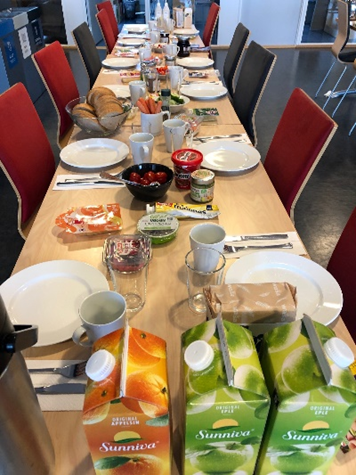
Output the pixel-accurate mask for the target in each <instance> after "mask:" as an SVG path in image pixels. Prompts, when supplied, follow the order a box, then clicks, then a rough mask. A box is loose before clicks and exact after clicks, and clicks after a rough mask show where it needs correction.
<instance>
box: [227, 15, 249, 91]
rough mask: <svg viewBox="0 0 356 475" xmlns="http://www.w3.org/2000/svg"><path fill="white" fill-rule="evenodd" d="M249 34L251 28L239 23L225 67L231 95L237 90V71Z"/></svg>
mask: <svg viewBox="0 0 356 475" xmlns="http://www.w3.org/2000/svg"><path fill="white" fill-rule="evenodd" d="M249 36H250V30H248V29H247V28H246V27H245V26H244V25H243V24H242V23H239V24H238V25H237V27H236V29H235V33H234V36H233V37H232V40H231V43H230V47H229V49H228V52H227V55H226V58H225V62H224V68H223V77H224V82H225V86H226V87H227V90H228V91H229V94H230V97H232V96H233V94H234V91H235V75H236V71H237V68H238V67H239V64H240V61H241V58H242V53H243V50H244V48H245V46H246V43H247V40H248V37H249Z"/></svg>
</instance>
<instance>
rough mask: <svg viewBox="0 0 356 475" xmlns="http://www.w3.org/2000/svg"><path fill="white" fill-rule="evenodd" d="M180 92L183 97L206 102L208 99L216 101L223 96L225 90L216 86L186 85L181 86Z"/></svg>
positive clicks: (225, 92)
mask: <svg viewBox="0 0 356 475" xmlns="http://www.w3.org/2000/svg"><path fill="white" fill-rule="evenodd" d="M180 92H181V93H182V94H183V95H184V96H188V97H191V98H193V99H200V100H205V101H207V100H209V99H218V98H219V97H223V96H225V95H226V94H227V89H226V87H224V86H220V85H218V84H188V85H186V86H182V87H181V88H180Z"/></svg>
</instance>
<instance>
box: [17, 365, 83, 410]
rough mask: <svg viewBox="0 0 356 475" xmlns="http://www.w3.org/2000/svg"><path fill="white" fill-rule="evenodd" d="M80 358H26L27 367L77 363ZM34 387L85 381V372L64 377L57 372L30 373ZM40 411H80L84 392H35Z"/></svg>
mask: <svg viewBox="0 0 356 475" xmlns="http://www.w3.org/2000/svg"><path fill="white" fill-rule="evenodd" d="M80 361H82V360H26V364H27V367H28V368H59V367H62V366H65V365H67V364H74V363H79V362H80ZM30 376H31V380H32V384H33V386H34V387H39V386H47V385H49V384H59V383H64V384H71V383H84V384H86V382H87V376H86V374H83V375H81V376H77V377H76V378H66V377H65V376H61V375H59V374H49V373H30ZM37 397H38V402H39V404H40V407H41V410H42V411H81V410H82V409H83V404H84V394H37Z"/></svg>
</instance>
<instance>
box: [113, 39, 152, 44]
mask: <svg viewBox="0 0 356 475" xmlns="http://www.w3.org/2000/svg"><path fill="white" fill-rule="evenodd" d="M145 41H146V40H145V39H144V38H119V39H118V41H117V42H118V44H119V45H121V46H142V45H143V44H144V42H145Z"/></svg>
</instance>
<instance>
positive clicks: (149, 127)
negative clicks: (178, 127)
mask: <svg viewBox="0 0 356 475" xmlns="http://www.w3.org/2000/svg"><path fill="white" fill-rule="evenodd" d="M170 117H171V114H170V113H169V112H168V111H162V112H159V113H158V114H145V113H144V112H141V128H142V132H147V133H149V134H152V135H154V136H155V137H156V136H157V135H159V134H160V133H161V132H162V125H163V119H164V118H166V119H169V118H170Z"/></svg>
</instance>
